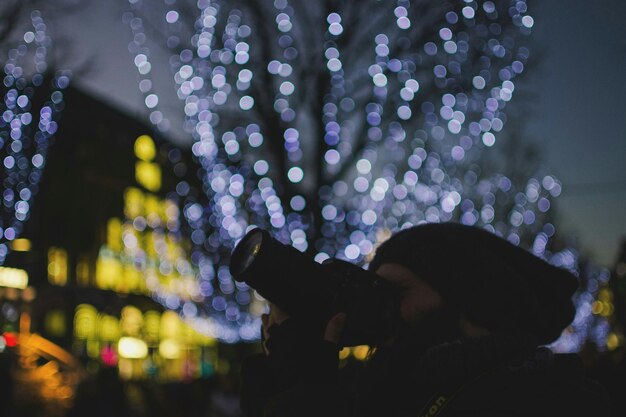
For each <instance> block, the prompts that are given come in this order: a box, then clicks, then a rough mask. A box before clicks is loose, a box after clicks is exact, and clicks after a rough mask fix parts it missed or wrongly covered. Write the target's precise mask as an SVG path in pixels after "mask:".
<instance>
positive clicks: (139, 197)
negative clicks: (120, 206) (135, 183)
mask: <svg viewBox="0 0 626 417" xmlns="http://www.w3.org/2000/svg"><path fill="white" fill-rule="evenodd" d="M143 207H144V195H143V192H142V191H141V190H140V189H139V188H135V187H129V188H127V189H126V191H124V215H125V216H126V217H127V218H129V219H134V218H135V217H138V216H143V215H144V212H143Z"/></svg>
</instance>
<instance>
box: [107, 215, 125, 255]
mask: <svg viewBox="0 0 626 417" xmlns="http://www.w3.org/2000/svg"><path fill="white" fill-rule="evenodd" d="M107 246H108V247H109V248H111V250H112V251H113V252H121V251H122V221H121V220H120V219H118V218H116V217H113V218H111V219H109V221H108V222H107Z"/></svg>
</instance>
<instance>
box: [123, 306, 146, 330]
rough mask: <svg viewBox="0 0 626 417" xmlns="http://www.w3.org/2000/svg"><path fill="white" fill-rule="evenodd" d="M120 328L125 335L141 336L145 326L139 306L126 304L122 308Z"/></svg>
mask: <svg viewBox="0 0 626 417" xmlns="http://www.w3.org/2000/svg"><path fill="white" fill-rule="evenodd" d="M120 328H121V330H122V334H124V335H125V336H139V335H140V333H141V330H142V328H143V314H141V311H140V310H139V309H138V308H137V307H133V306H126V307H124V308H123V309H122V318H121V319H120Z"/></svg>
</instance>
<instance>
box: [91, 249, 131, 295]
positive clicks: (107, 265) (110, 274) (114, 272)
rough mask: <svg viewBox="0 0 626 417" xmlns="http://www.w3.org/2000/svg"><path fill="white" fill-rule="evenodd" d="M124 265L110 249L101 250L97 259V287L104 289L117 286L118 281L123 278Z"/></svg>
mask: <svg viewBox="0 0 626 417" xmlns="http://www.w3.org/2000/svg"><path fill="white" fill-rule="evenodd" d="M123 270H124V269H123V266H122V264H121V262H120V261H119V259H117V258H116V257H115V256H114V255H113V254H112V253H111V252H110V251H107V250H100V254H99V255H98V260H97V261H96V287H98V288H101V289H103V290H112V289H115V288H116V282H117V281H118V280H120V279H121V278H122V273H123Z"/></svg>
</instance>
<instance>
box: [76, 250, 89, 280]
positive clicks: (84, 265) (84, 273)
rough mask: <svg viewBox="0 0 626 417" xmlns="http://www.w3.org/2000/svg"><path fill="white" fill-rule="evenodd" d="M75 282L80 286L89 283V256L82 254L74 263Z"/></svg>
mask: <svg viewBox="0 0 626 417" xmlns="http://www.w3.org/2000/svg"><path fill="white" fill-rule="evenodd" d="M76 283H77V284H78V285H80V286H81V287H86V286H88V285H89V284H91V273H90V268H89V258H88V257H86V256H82V257H81V258H80V260H79V261H78V263H77V264H76Z"/></svg>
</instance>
